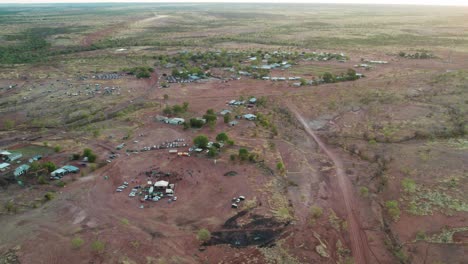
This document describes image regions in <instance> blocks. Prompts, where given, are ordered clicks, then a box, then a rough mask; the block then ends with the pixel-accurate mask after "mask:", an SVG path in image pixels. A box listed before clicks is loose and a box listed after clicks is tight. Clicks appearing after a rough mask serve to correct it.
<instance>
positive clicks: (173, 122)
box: [156, 115, 185, 125]
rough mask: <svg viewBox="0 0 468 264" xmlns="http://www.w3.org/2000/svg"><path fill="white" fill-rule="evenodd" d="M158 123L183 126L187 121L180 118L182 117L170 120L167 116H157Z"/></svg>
mask: <svg viewBox="0 0 468 264" xmlns="http://www.w3.org/2000/svg"><path fill="white" fill-rule="evenodd" d="M156 121H159V122H163V123H166V124H171V125H183V124H184V123H185V119H183V118H180V117H173V118H169V117H166V116H160V115H158V116H156Z"/></svg>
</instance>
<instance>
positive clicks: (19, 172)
mask: <svg viewBox="0 0 468 264" xmlns="http://www.w3.org/2000/svg"><path fill="white" fill-rule="evenodd" d="M29 168H30V166H29V165H27V164H23V165H21V166H19V167H18V168H16V169H15V171H14V172H13V175H15V177H19V176H21V175H23V174H25V173H26V172H28V170H29Z"/></svg>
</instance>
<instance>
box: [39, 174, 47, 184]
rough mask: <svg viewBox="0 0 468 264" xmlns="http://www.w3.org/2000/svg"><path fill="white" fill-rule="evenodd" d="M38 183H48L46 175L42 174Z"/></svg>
mask: <svg viewBox="0 0 468 264" xmlns="http://www.w3.org/2000/svg"><path fill="white" fill-rule="evenodd" d="M37 183H39V184H46V183H47V181H46V179H45V177H44V175H41V176H39V177H38V178H37Z"/></svg>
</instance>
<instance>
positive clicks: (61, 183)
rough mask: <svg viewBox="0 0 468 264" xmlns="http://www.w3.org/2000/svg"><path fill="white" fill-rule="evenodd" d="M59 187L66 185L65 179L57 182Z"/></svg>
mask: <svg viewBox="0 0 468 264" xmlns="http://www.w3.org/2000/svg"><path fill="white" fill-rule="evenodd" d="M55 185H57V186H58V187H65V182H64V181H58V182H56V183H55Z"/></svg>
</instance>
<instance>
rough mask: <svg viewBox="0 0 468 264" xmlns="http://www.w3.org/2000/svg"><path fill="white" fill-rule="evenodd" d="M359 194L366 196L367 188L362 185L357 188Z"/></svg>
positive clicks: (367, 193)
mask: <svg viewBox="0 0 468 264" xmlns="http://www.w3.org/2000/svg"><path fill="white" fill-rule="evenodd" d="M359 194H360V195H361V196H362V197H368V196H369V189H368V188H367V187H365V186H362V187H361V188H359Z"/></svg>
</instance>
